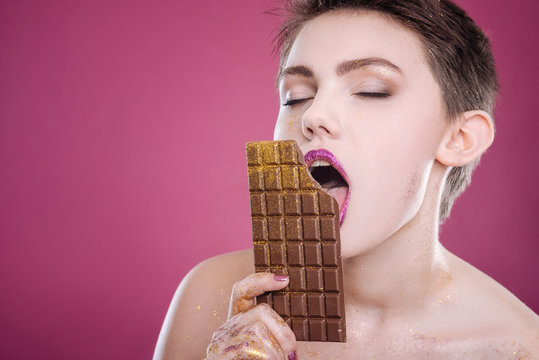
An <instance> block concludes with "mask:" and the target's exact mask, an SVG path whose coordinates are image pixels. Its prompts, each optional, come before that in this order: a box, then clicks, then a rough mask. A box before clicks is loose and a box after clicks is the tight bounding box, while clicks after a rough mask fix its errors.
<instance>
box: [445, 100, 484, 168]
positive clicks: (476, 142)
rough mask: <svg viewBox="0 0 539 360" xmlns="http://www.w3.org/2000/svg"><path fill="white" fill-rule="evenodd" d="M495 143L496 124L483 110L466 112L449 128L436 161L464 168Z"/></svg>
mask: <svg viewBox="0 0 539 360" xmlns="http://www.w3.org/2000/svg"><path fill="white" fill-rule="evenodd" d="M492 141H494V124H493V122H492V118H491V117H490V115H489V114H488V113H486V112H485V111H482V110H472V111H466V112H464V113H462V114H461V116H460V117H459V119H458V121H456V122H454V123H452V124H451V125H449V126H448V127H447V130H446V132H445V134H444V136H443V138H442V141H441V143H440V145H439V147H438V150H437V152H436V160H438V161H439V162H441V163H442V164H444V165H447V166H454V167H457V166H463V165H466V164H469V163H470V162H472V161H473V160H474V159H476V158H478V157H479V156H481V154H483V153H484V152H485V151H486V150H487V149H488V148H489V146H490V145H491V144H492Z"/></svg>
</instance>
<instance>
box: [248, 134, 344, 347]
mask: <svg viewBox="0 0 539 360" xmlns="http://www.w3.org/2000/svg"><path fill="white" fill-rule="evenodd" d="M246 149H247V165H248V171H249V192H250V203H251V220H252V232H253V248H254V255H255V256H254V257H255V270H256V272H272V273H275V274H280V275H288V276H289V278H290V283H289V285H288V286H287V287H286V288H285V289H283V290H280V291H272V292H267V293H265V294H263V295H260V296H258V297H257V303H267V304H269V305H270V306H272V308H273V309H274V310H275V311H276V312H277V313H278V314H279V315H280V316H281V317H282V318H283V320H284V321H285V322H286V323H287V324H288V325H289V326H290V327H291V328H292V331H293V332H294V334H295V335H296V339H297V340H300V341H331V342H346V322H345V316H344V294H343V275H342V262H341V249H340V248H341V243H340V232H339V205H338V203H337V201H336V200H335V199H334V198H332V197H331V196H330V195H328V194H327V193H326V192H325V191H323V190H322V188H321V187H320V185H319V184H318V183H317V182H316V181H315V180H314V179H313V178H312V177H311V174H310V173H309V170H308V169H307V166H306V165H305V161H304V158H303V154H302V153H301V150H300V149H299V147H298V146H297V144H296V142H295V141H291V140H290V141H261V142H250V143H248V144H247V146H246Z"/></svg>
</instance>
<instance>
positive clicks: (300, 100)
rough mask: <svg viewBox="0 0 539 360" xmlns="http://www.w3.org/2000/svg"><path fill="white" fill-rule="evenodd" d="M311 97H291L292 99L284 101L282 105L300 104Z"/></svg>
mask: <svg viewBox="0 0 539 360" xmlns="http://www.w3.org/2000/svg"><path fill="white" fill-rule="evenodd" d="M310 99H311V98H304V99H292V100H288V101H287V102H285V103H284V104H283V106H292V105H295V104H300V103H302V102H304V101H307V100H310Z"/></svg>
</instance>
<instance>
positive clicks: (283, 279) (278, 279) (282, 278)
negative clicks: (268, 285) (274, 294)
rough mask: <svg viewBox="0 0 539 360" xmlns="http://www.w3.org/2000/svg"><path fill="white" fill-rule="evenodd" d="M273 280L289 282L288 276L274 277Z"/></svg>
mask: <svg viewBox="0 0 539 360" xmlns="http://www.w3.org/2000/svg"><path fill="white" fill-rule="evenodd" d="M273 280H275V281H287V280H288V275H273Z"/></svg>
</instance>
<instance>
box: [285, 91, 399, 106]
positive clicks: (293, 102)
mask: <svg viewBox="0 0 539 360" xmlns="http://www.w3.org/2000/svg"><path fill="white" fill-rule="evenodd" d="M354 95H358V96H363V97H368V98H373V99H384V98H387V97H389V96H391V95H390V94H388V93H377V92H359V93H355V94H354ZM310 99H312V98H305V99H293V100H288V101H287V102H285V103H284V104H283V106H293V105H296V104H299V103H302V102H304V101H307V100H310Z"/></svg>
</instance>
